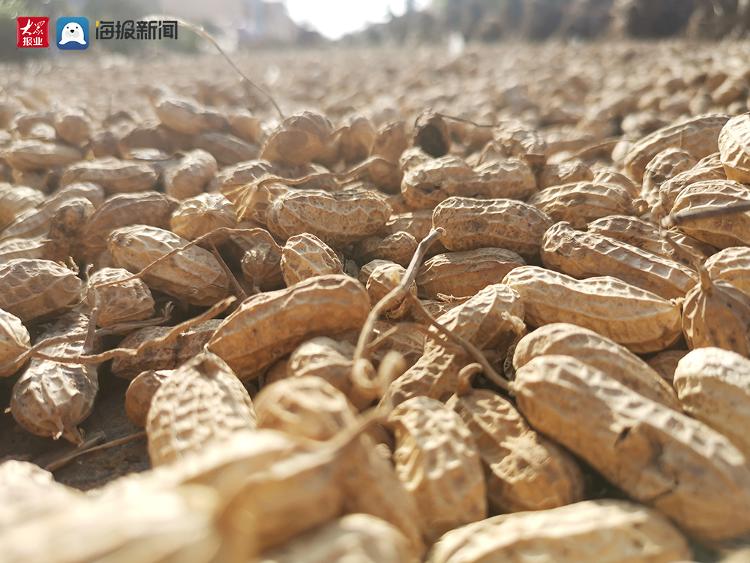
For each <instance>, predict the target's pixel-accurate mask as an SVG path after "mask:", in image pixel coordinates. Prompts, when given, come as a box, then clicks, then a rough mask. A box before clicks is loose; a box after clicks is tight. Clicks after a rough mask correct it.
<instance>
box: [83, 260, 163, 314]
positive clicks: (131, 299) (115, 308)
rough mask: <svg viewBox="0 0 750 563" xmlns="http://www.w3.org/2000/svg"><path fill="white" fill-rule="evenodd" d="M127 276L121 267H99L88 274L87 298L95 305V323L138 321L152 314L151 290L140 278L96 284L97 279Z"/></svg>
mask: <svg viewBox="0 0 750 563" xmlns="http://www.w3.org/2000/svg"><path fill="white" fill-rule="evenodd" d="M130 276H131V274H130V272H128V271H127V270H125V269H123V268H102V269H101V270H97V271H96V272H94V273H93V274H91V276H90V277H89V281H88V296H87V299H88V302H89V304H90V305H91V306H92V307H97V308H98V312H97V316H96V324H97V326H100V327H106V326H112V325H116V324H118V323H124V322H129V321H141V320H143V319H148V318H150V317H152V316H153V315H154V298H153V297H152V296H151V290H149V288H148V286H147V285H146V284H145V283H144V282H143V281H142V280H140V279H134V280H129V281H126V282H124V283H120V284H116V285H108V286H104V287H96V286H97V284H100V283H108V282H112V281H115V280H122V279H125V278H129V277H130Z"/></svg>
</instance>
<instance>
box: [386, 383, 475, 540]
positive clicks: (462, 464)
mask: <svg viewBox="0 0 750 563" xmlns="http://www.w3.org/2000/svg"><path fill="white" fill-rule="evenodd" d="M388 424H389V426H391V428H392V429H393V431H394V433H395V439H396V449H395V450H394V453H393V460H394V463H395V465H396V472H397V473H398V475H399V477H400V479H401V481H402V482H403V483H404V485H405V487H406V490H407V491H409V492H410V493H411V494H412V496H413V497H414V499H415V500H416V502H417V506H418V507H419V513H420V514H421V516H422V518H423V520H424V523H425V535H426V538H427V539H428V540H431V541H434V540H435V539H437V538H438V537H439V536H440V535H441V534H443V533H445V532H447V531H448V530H450V529H453V528H455V527H457V526H461V525H463V524H468V523H469V522H475V521H477V520H481V519H482V518H485V517H486V516H487V499H486V487H485V482H484V475H483V473H482V465H481V459H480V456H479V451H478V449H477V446H476V444H475V443H474V439H473V438H472V436H471V432H470V431H469V429H468V428H466V425H465V424H464V422H463V420H461V417H460V416H458V414H456V413H455V412H453V411H452V410H450V409H448V408H446V407H445V405H443V404H442V403H440V402H438V401H436V400H434V399H430V398H428V397H414V398H412V399H409V400H408V401H406V402H404V403H401V404H400V405H399V406H398V407H396V408H395V409H394V410H393V412H391V414H390V415H389V417H388Z"/></svg>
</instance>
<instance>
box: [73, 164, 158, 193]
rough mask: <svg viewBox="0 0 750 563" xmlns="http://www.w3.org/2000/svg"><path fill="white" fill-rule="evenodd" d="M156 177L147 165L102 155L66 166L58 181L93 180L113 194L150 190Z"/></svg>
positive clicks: (154, 183)
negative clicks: (101, 156)
mask: <svg viewBox="0 0 750 563" xmlns="http://www.w3.org/2000/svg"><path fill="white" fill-rule="evenodd" d="M158 177H159V176H158V174H157V173H156V172H155V171H154V169H153V168H152V167H151V166H149V165H148V164H145V163H142V162H133V161H127V160H119V159H117V158H114V157H105V158H97V159H94V160H85V161H81V162H79V163H76V164H73V165H71V166H69V167H68V168H67V169H66V170H65V172H63V175H62V179H61V180H60V183H61V184H62V185H63V186H67V185H68V184H73V183H77V182H93V183H94V184H98V185H99V186H101V187H102V188H104V191H105V192H107V193H108V194H117V193H133V192H144V191H147V190H151V189H153V187H154V186H155V185H156V181H157V179H158Z"/></svg>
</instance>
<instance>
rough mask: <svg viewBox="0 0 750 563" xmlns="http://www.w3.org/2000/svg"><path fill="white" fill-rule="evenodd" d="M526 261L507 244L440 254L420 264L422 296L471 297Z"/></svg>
mask: <svg viewBox="0 0 750 563" xmlns="http://www.w3.org/2000/svg"><path fill="white" fill-rule="evenodd" d="M525 264H526V262H524V260H523V258H521V256H520V255H518V254H517V253H515V252H513V251H512V250H505V249H503V248H478V249H476V250H467V251H464V252H449V253H445V254H438V255H436V256H433V257H432V258H430V259H428V260H426V261H425V263H424V264H422V266H421V267H420V269H419V273H418V274H417V280H416V281H417V287H418V288H419V293H420V295H421V296H422V297H427V298H430V299H436V298H437V297H438V294H442V295H452V296H453V297H471V296H472V295H474V294H476V293H477V292H478V291H480V290H482V289H483V288H485V287H487V286H488V285H491V284H494V283H498V282H499V281H500V280H502V279H503V278H504V277H505V275H506V274H507V273H508V272H510V271H511V270H512V269H513V268H516V267H518V266H523V265H525Z"/></svg>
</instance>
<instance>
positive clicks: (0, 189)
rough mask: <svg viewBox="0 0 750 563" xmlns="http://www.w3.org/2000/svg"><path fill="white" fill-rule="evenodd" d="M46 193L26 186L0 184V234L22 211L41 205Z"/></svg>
mask: <svg viewBox="0 0 750 563" xmlns="http://www.w3.org/2000/svg"><path fill="white" fill-rule="evenodd" d="M43 201H44V194H43V193H42V192H40V191H39V190H35V189H32V188H27V187H26V186H13V185H11V184H5V183H2V184H0V235H2V229H4V228H5V227H7V226H8V225H10V224H11V223H12V222H13V221H14V220H15V219H16V218H17V217H18V216H19V215H21V213H23V212H24V211H27V210H29V209H32V208H34V207H36V206H37V205H40V204H41V203H42V202H43Z"/></svg>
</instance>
